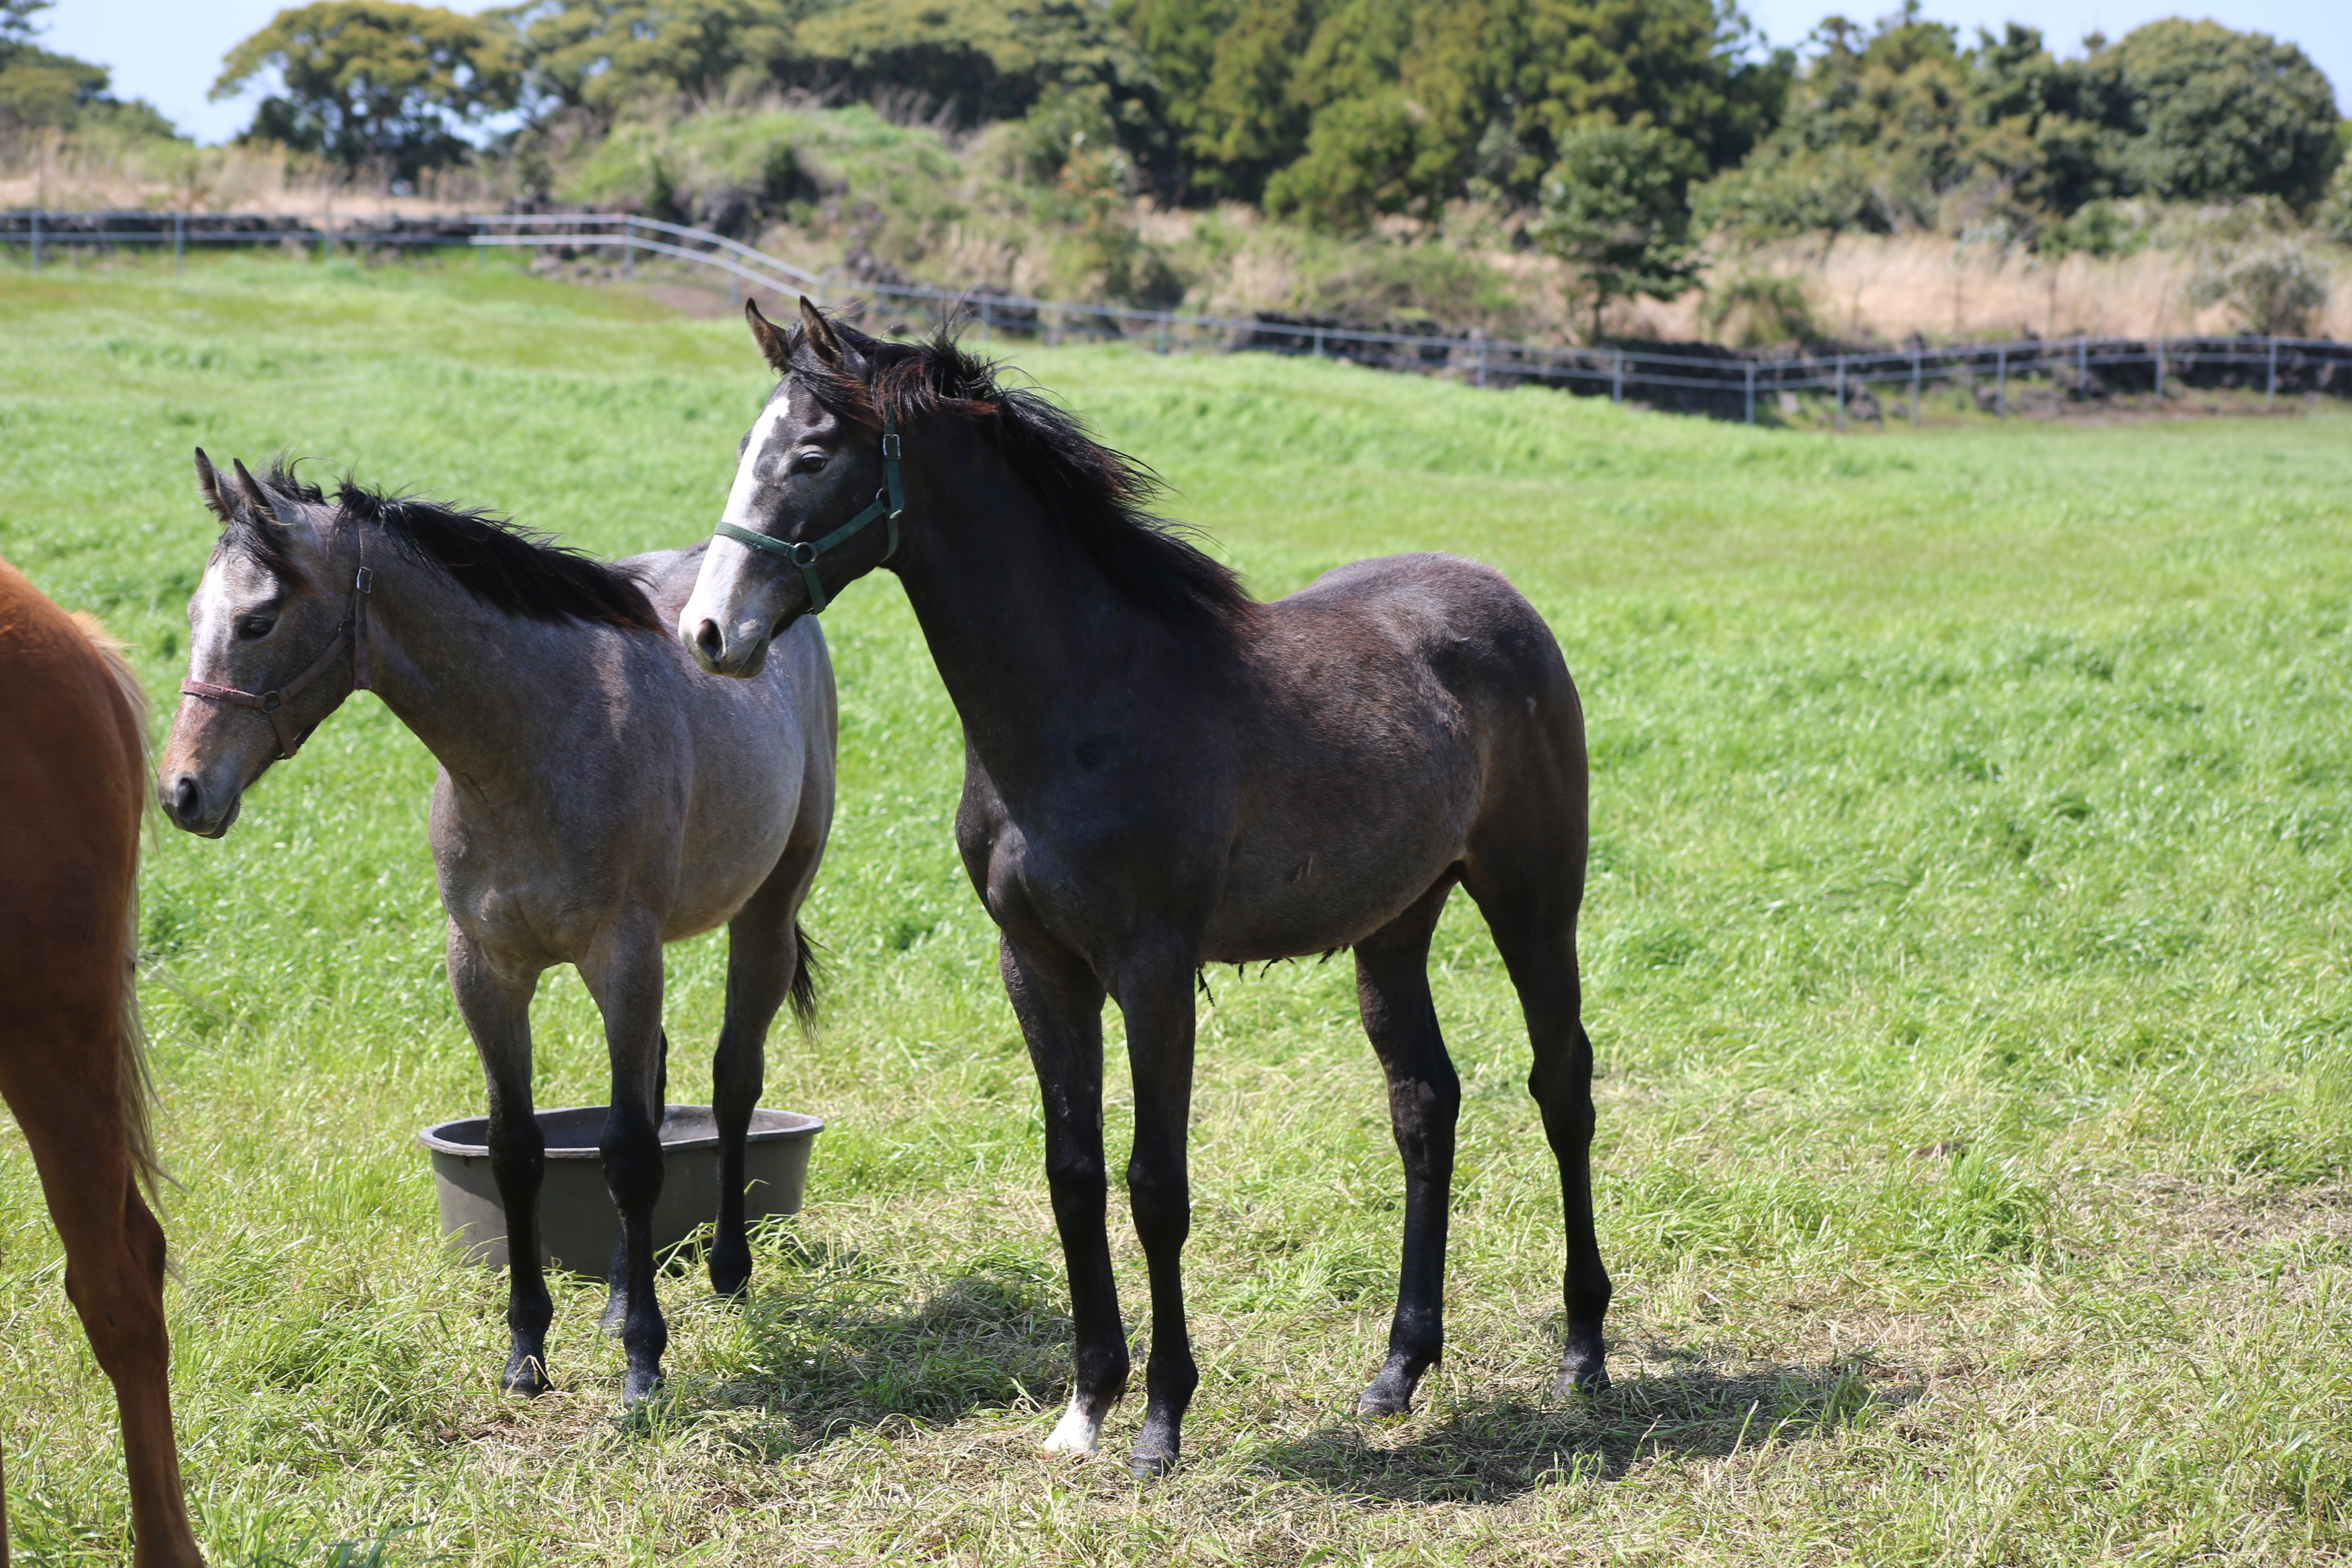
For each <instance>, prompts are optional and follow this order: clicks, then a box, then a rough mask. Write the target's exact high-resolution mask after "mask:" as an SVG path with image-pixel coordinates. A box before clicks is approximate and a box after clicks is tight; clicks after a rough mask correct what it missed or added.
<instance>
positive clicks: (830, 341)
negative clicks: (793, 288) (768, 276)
mask: <svg viewBox="0 0 2352 1568" xmlns="http://www.w3.org/2000/svg"><path fill="white" fill-rule="evenodd" d="M801 330H802V331H804V332H806V333H807V334H808V341H809V347H811V348H813V349H814V350H816V354H817V358H819V359H821V360H823V361H824V363H827V364H829V365H831V366H833V367H834V369H835V370H842V369H845V368H846V365H847V362H848V359H849V355H848V353H847V352H846V351H845V349H843V347H842V345H841V337H840V335H839V334H838V333H836V332H835V331H834V330H833V323H832V322H831V321H826V320H825V319H824V311H823V310H818V309H817V308H816V307H815V306H814V305H813V304H811V303H810V302H809V297H808V296H807V295H805V294H803V295H802V296H801Z"/></svg>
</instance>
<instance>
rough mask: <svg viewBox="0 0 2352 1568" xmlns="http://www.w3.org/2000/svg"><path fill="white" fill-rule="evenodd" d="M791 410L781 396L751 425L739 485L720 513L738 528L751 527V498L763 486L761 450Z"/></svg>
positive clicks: (737, 476)
mask: <svg viewBox="0 0 2352 1568" xmlns="http://www.w3.org/2000/svg"><path fill="white" fill-rule="evenodd" d="M788 412H789V410H787V409H786V407H785V406H784V400H783V399H782V398H781V397H779V398H777V399H776V400H775V401H774V402H772V403H771V404H769V405H768V406H766V407H765V408H762V409H761V410H760V417H759V419H758V420H757V421H756V422H755V423H754V424H753V425H752V426H751V437H749V438H748V439H747V440H745V441H744V443H743V460H742V461H741V462H740V463H738V464H736V465H735V485H734V488H733V489H730V490H729V491H728V492H727V509H726V510H724V511H722V512H720V513H719V520H720V521H723V522H731V523H733V524H734V525H735V526H736V527H738V528H751V525H752V516H751V502H752V500H753V499H754V498H755V497H757V495H758V494H759V489H760V477H759V475H758V473H757V472H756V471H755V470H757V468H759V466H760V454H761V453H762V452H764V451H765V450H767V447H768V441H769V439H770V437H773V436H774V435H775V433H776V426H777V424H778V423H779V422H780V421H781V420H782V418H783V417H784V416H785V414H786V413H788Z"/></svg>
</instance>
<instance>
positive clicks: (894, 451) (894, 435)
mask: <svg viewBox="0 0 2352 1568" xmlns="http://www.w3.org/2000/svg"><path fill="white" fill-rule="evenodd" d="M882 460H883V461H884V462H886V463H895V462H897V461H898V432H897V431H896V430H885V431H884V432H883V433H882Z"/></svg>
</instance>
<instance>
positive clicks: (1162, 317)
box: [1156, 310, 1168, 357]
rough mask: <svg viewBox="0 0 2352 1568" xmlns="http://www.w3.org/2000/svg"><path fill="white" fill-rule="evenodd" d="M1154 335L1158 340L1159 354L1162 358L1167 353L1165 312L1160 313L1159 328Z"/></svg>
mask: <svg viewBox="0 0 2352 1568" xmlns="http://www.w3.org/2000/svg"><path fill="white" fill-rule="evenodd" d="M1156 335H1157V336H1158V338H1159V340H1160V354H1161V355H1162V356H1163V357H1164V356H1165V355H1166V354H1167V353H1168V312H1167V311H1165V310H1162V311H1160V326H1159V330H1158V332H1157V334H1156Z"/></svg>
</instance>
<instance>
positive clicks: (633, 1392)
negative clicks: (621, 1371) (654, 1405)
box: [621, 1366, 662, 1410]
mask: <svg viewBox="0 0 2352 1568" xmlns="http://www.w3.org/2000/svg"><path fill="white" fill-rule="evenodd" d="M661 1381H662V1378H661V1369H660V1368H659V1367H635V1366H633V1367H631V1368H630V1369H629V1371H628V1375H627V1376H625V1377H624V1378H622V1379H621V1408H622V1409H624V1410H635V1408H636V1407H637V1406H638V1405H643V1404H644V1403H646V1401H647V1400H649V1399H651V1398H652V1397H653V1396H654V1395H655V1394H658V1393H660V1392H661Z"/></svg>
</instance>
